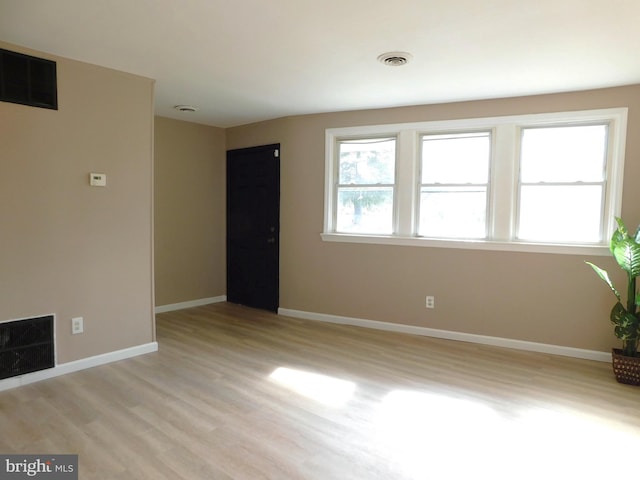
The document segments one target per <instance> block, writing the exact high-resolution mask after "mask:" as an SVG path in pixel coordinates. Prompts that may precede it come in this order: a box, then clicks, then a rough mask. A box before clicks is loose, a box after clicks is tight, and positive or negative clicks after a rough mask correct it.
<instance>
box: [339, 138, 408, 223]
mask: <svg viewBox="0 0 640 480" xmlns="http://www.w3.org/2000/svg"><path fill="white" fill-rule="evenodd" d="M383 139H386V140H393V141H394V142H395V144H394V153H395V159H394V169H393V183H390V184H388V183H380V184H355V185H354V187H355V186H360V187H365V188H366V187H376V186H379V187H386V188H391V189H392V195H391V202H392V217H391V232H392V233H391V235H395V232H396V218H397V217H398V215H397V202H396V195H397V192H398V172H397V166H398V138H397V136H396V135H389V136H386V135H374V136H366V137H362V136H358V137H353V138H351V137H344V136H342V137H340V138H337V139H336V140H335V144H334V145H335V165H334V167H335V168H334V176H333V179H332V183H333V185H332V186H333V190H332V194H333V199H332V201H333V205H335V208H334V209H333V212H332V218H331V225H332V228H333V231H334V233H336V234H338V235H379V234H375V233H356V234H350V233H348V232H339V231H337V226H338V204H339V203H340V202H339V200H338V198H339V193H340V189H341V188H348V187H349V184H342V183H340V144H341V143H342V142H349V141H357V140H363V141H367V140H383Z"/></svg>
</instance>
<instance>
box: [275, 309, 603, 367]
mask: <svg viewBox="0 0 640 480" xmlns="http://www.w3.org/2000/svg"><path fill="white" fill-rule="evenodd" d="M278 314H279V315H284V316H287V317H295V318H302V319H304V320H316V321H320V322H327V323H339V324H342V325H353V326H356V327H365V328H374V329H376V330H387V331H391V332H399V333H410V334H413V335H422V336H425V337H435V338H443V339H446V340H457V341H460V342H470V343H479V344H482V345H492V346H494V347H505V348H513V349H515V350H526V351H530V352H539V353H548V354H551V355H562V356H565V357H573V358H582V359H586V360H597V361H599V362H611V352H599V351H596V350H584V349H581V348H573V347H563V346H560V345H549V344H546V343H535V342H526V341H523V340H513V339H510V338H502V337H489V336H486V335H476V334H473V333H463V332H452V331H449V330H437V329H435V328H426V327H417V326H413V325H402V324H399V323H389V322H379V321H377V320H366V319H363V318H353V317H341V316H337V315H328V314H325V313H313V312H304V311H300V310H291V309H288V308H279V309H278Z"/></svg>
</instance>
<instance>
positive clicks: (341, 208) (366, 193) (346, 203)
mask: <svg viewBox="0 0 640 480" xmlns="http://www.w3.org/2000/svg"><path fill="white" fill-rule="evenodd" d="M336 220H337V225H336V231H337V232H343V233H377V234H391V233H393V188H391V187H364V188H352V187H341V188H339V189H338V212H337V219H336Z"/></svg>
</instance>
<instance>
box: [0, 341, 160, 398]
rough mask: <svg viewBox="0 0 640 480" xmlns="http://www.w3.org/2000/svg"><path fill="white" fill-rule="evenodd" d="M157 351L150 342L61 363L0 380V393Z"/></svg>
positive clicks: (156, 346)
mask: <svg viewBox="0 0 640 480" xmlns="http://www.w3.org/2000/svg"><path fill="white" fill-rule="evenodd" d="M157 351H158V343H157V342H151V343H145V344H143V345H137V346H135V347H130V348H125V349H122V350H116V351H114V352H109V353H103V354H102V355H96V356H93V357H88V358H82V359H80V360H75V361H73V362H67V363H62V364H60V365H56V366H55V367H53V368H48V369H46V370H40V371H38V372H33V373H27V374H25V375H19V376H17V377H11V378H5V379H4V380H0V392H1V391H3V390H9V389H11V388H16V387H20V386H22V385H28V384H30V383H34V382H39V381H40V380H46V379H48V378H54V377H58V376H60V375H66V374H67V373H72V372H77V371H80V370H85V369H87V368H91V367H97V366H98V365H105V364H107V363H112V362H117V361H119V360H125V359H127V358H132V357H137V356H138V355H144V354H146V353H151V352H157Z"/></svg>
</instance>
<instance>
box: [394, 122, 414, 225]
mask: <svg viewBox="0 0 640 480" xmlns="http://www.w3.org/2000/svg"><path fill="white" fill-rule="evenodd" d="M417 178H418V135H417V133H416V131H415V130H403V131H401V132H399V133H398V144H397V150H396V191H395V200H396V202H395V204H396V212H395V213H396V224H395V232H396V234H397V235H402V236H413V235H414V234H415V222H416V210H417V204H418V200H417V199H418V196H417V195H418V185H417V181H418V180H417Z"/></svg>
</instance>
